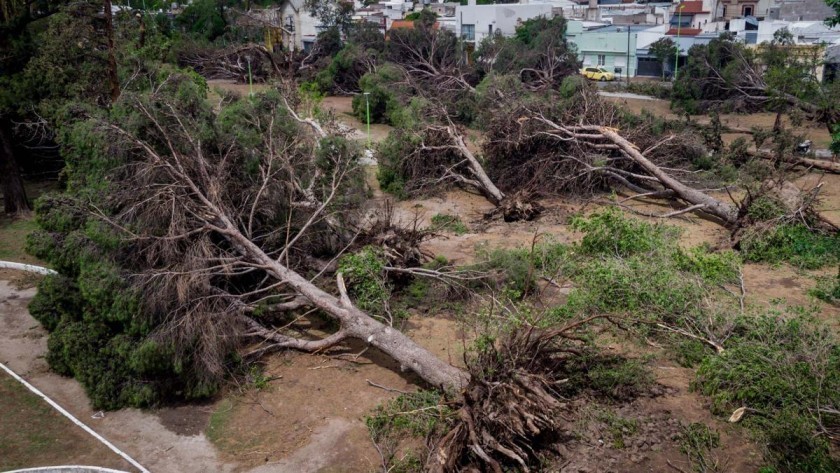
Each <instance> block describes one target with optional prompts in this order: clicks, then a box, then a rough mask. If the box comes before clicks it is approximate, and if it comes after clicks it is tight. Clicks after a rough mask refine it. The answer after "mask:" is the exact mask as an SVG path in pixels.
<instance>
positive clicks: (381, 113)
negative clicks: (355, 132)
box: [352, 66, 402, 124]
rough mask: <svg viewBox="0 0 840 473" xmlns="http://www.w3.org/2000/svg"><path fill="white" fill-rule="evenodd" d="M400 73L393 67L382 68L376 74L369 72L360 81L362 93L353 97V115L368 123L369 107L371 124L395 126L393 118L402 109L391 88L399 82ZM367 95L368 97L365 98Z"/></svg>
mask: <svg viewBox="0 0 840 473" xmlns="http://www.w3.org/2000/svg"><path fill="white" fill-rule="evenodd" d="M399 74H400V73H399V71H398V70H396V69H395V68H393V67H391V66H382V67H380V68H378V69H377V71H376V72H369V73H367V74H365V75H363V76H362V78H361V79H359V88H360V89H362V93H361V94H358V95H356V96H354V97H353V104H352V105H353V115H355V116H356V118H358V119H359V121H361V122H362V123H367V114H368V106H369V107H370V122H371V123H387V124H393V122H392V116H395V115H396V114H398V113H399V110H400V109H401V108H402V105H401V104H400V102H399V100H398V99H397V96H396V94H395V92H394V91H393V90H391V88H390V87H392V84H394V83H397V82H398V81H399V78H400V76H399ZM365 93H367V94H368V95H367V96H365Z"/></svg>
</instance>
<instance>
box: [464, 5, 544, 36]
mask: <svg viewBox="0 0 840 473" xmlns="http://www.w3.org/2000/svg"><path fill="white" fill-rule="evenodd" d="M551 8H552V6H551V4H548V3H531V4H509V5H459V6H457V7H455V21H456V22H457V23H456V24H457V27H456V31H455V32H456V34H457V35H458V36H459V37H460V36H461V34H462V28H461V25H475V43H476V44H478V43H480V42H481V40H483V39H484V38H486V37H487V36H488V35H489V34H490V26H491V25H492V26H493V34H495V33H497V32H499V33H501V34H503V35H505V36H512V35H513V34H514V33H515V32H516V26H517V25H518V24H519V23H520V22H523V21H525V20H529V19H532V18H538V17H546V18H551V17H552V13H551Z"/></svg>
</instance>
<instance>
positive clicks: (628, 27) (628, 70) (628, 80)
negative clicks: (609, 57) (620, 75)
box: [624, 25, 630, 85]
mask: <svg viewBox="0 0 840 473" xmlns="http://www.w3.org/2000/svg"><path fill="white" fill-rule="evenodd" d="M626 66H627V72H625V73H624V74H625V75H626V76H627V85H630V25H627V64H626Z"/></svg>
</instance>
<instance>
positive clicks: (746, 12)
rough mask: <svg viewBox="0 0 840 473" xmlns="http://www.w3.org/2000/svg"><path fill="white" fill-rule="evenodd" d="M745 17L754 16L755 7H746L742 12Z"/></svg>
mask: <svg viewBox="0 0 840 473" xmlns="http://www.w3.org/2000/svg"><path fill="white" fill-rule="evenodd" d="M741 13H742V15H743V16H753V6H752V5H744V8H743V10H741Z"/></svg>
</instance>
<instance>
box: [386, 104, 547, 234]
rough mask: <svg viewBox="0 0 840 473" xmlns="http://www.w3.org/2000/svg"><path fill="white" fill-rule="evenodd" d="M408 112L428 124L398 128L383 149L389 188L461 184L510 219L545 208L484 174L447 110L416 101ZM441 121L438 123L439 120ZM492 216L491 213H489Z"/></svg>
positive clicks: (414, 189)
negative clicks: (422, 118) (398, 183)
mask: <svg viewBox="0 0 840 473" xmlns="http://www.w3.org/2000/svg"><path fill="white" fill-rule="evenodd" d="M405 113H412V114H414V115H415V116H423V117H425V120H428V121H427V122H425V123H422V124H415V123H414V120H411V121H410V123H411V124H410V125H409V126H407V127H405V128H400V129H398V130H395V131H394V132H393V134H392V135H391V136H389V137H388V140H386V142H384V143H383V144H382V145H381V146H380V147H379V150H378V154H377V156H378V158H379V161H380V167H381V169H380V174H379V176H380V182H381V183H382V184H383V186H384V187H385V188H386V189H388V187H389V186H390V185H391V184H392V183H394V182H395V181H397V182H400V183H402V185H403V188H402V189H400V191H405V192H408V193H409V194H412V193H421V192H428V191H431V190H435V189H440V188H445V187H447V186H451V185H459V186H462V187H465V188H467V189H468V190H473V191H476V192H478V193H480V194H481V195H482V196H484V197H485V198H486V199H487V200H488V201H489V202H490V203H492V204H493V205H494V206H495V207H496V209H495V210H494V211H493V212H492V213H491V215H493V214H501V215H502V216H503V218H504V219H505V221H515V220H531V219H533V218H535V217H536V216H537V215H539V213H540V211H541V207H540V206H539V204H537V203H535V202H533V201H532V200H531V199H530V197H529V196H528V192H527V190H525V189H520V190H518V191H515V192H512V193H505V192H503V191H502V190H500V189H499V188H498V187H497V186H496V184H495V183H494V182H493V180H492V179H490V177H489V176H488V175H487V172H486V171H485V170H484V165H483V163H482V161H481V159H479V157H478V156H476V154H475V153H474V151H473V150H472V149H471V148H470V146H469V145H468V144H467V139H466V138H465V136H464V133H463V131H462V129H461V128H460V127H458V126H457V125H455V124H454V123H453V122H452V120H450V119H449V117H448V116H447V114H446V111H445V110H444V109H443V107H442V106H434V105H431V104H430V103H429V102H427V101H415V102H414V103H413V105H412V107H409V109H408V110H407V111H405ZM435 117H437V119H435ZM488 216H490V215H488Z"/></svg>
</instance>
